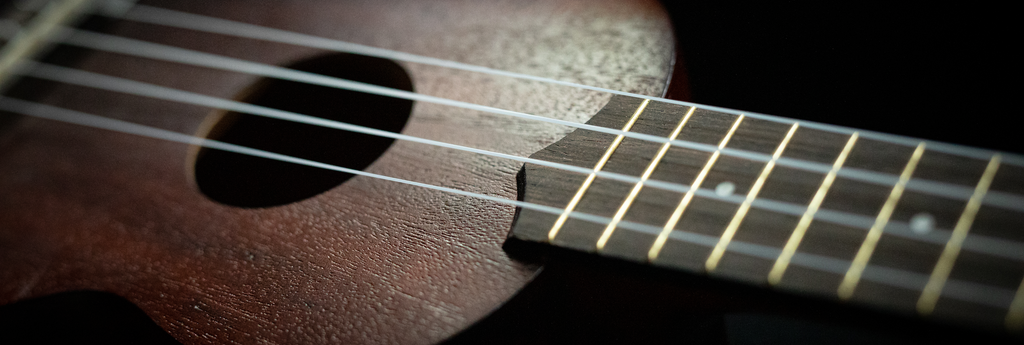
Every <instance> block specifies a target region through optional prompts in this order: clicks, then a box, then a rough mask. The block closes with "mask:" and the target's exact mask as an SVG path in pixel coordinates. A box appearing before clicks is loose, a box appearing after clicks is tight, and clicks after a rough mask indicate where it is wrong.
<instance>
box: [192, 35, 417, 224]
mask: <svg viewBox="0 0 1024 345" xmlns="http://www.w3.org/2000/svg"><path fill="white" fill-rule="evenodd" d="M287 67H288V68H291V69H295V70H300V71H306V72H311V73H316V74H321V75H327V76H332V77H338V78H344V79H348V80H354V81H358V82H363V83H368V84H375V85H380V86H384V87H390V88H395V89H401V90H407V91H412V80H410V78H409V75H408V74H407V73H406V72H405V70H404V69H403V68H402V67H401V66H399V65H398V64H396V63H394V62H392V61H389V60H384V59H379V58H373V57H366V56H359V55H351V54H331V55H326V56H320V57H316V58H312V59H308V60H303V61H300V62H298V63H295V64H293V65H291V66H287ZM240 100H241V101H242V102H246V103H251V104H255V105H260V106H264V107H269V108H273V109H280V110H285V111H290V112H294V113H299V114H303V115H310V116H315V117H319V118H324V119H328V120H335V121H341V122H347V123H351V124H356V125H360V126H366V127H372V128H377V129H381V130H386V131H391V132H400V131H401V130H402V128H403V127H405V123H406V121H407V120H408V118H409V113H410V111H411V110H412V101H408V100H402V99H396V98H391V97H385V96H377V95H371V94H366V93H360V92H354V91H347V90H341V89H337V88H331V87H324V86H317V85H310V84H304V83H298V82H293V81H285V80H279V79H270V78H265V79H262V80H259V81H258V82H256V83H255V84H254V85H253V86H252V87H250V88H249V89H248V90H246V91H245V92H244V93H243V95H242V96H241V97H240ZM207 137H208V138H210V139H215V140H219V141H223V142H227V143H231V144H236V145H241V146H245V147H251V148H255V149H260V150H265V151H270V152H274V153H279V154H283V155H288V156H293V157H299V158H304V159H309V160H313V161H317V162H322V163H327V164H332V165H337V166H342V167H346V168H352V169H359V170H363V169H365V168H366V167H367V166H369V165H370V164H371V163H373V162H374V161H375V160H376V159H377V157H380V155H382V154H383V153H384V151H386V150H387V148H388V147H389V146H391V143H392V142H393V141H394V140H393V139H388V138H381V137H376V136H371V135H366V134H360V133H353V132H347V131H342V130H338V129H329V128H324V127H318V126H313V125H307V124H300V123H295V122H289V121H284V120H277V119H271V118H267V117H261V116H256V115H250V114H241V113H235V112H228V113H225V114H223V115H222V116H220V118H219V120H218V121H217V123H216V124H215V125H214V126H213V127H212V128H211V129H210V131H209V133H208V134H207ZM194 172H195V181H196V184H197V185H198V188H199V190H200V191H201V192H202V193H203V194H204V195H206V196H207V197H209V198H210V199H212V200H215V201H217V202H220V203H224V204H228V205H233V206H240V207H270V206H277V205H283V204H288V203H292V202H296V201H300V200H304V199H307V198H310V197H313V196H315V195H318V194H320V193H323V192H324V191H327V190H329V189H331V188H333V187H335V186H337V185H339V184H341V183H343V182H345V181H346V180H348V179H349V178H351V177H352V176H353V175H351V174H345V173H341V172H336V171H330V170H324V169H319V168H314V167H309V166H305V165H299V164H294V163H286V162H281V161H276V160H270V159H265V158H259V157H254V156H249V155H243V154H238V153H232V152H226V151H220V150H216V149H206V148H203V149H201V150H200V151H199V152H198V154H197V155H196V161H195V168H194Z"/></svg>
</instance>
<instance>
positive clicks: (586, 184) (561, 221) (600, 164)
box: [548, 99, 694, 242]
mask: <svg viewBox="0 0 1024 345" xmlns="http://www.w3.org/2000/svg"><path fill="white" fill-rule="evenodd" d="M648 103H650V100H648V99H645V100H643V102H641V103H640V106H639V107H637V108H636V111H635V112H633V116H631V117H630V118H629V121H627V122H626V125H624V126H622V131H624V132H628V131H629V130H630V129H631V128H633V124H634V123H636V119H638V118H640V114H642V113H643V112H644V108H647V104H648ZM693 109H694V108H690V113H693ZM623 138H624V136H623V135H618V136H616V137H615V139H614V140H612V143H611V145H608V149H607V150H605V152H604V155H602V156H601V159H600V160H598V161H597V164H594V173H590V175H587V178H586V180H584V181H583V184H581V185H580V189H579V190H577V191H576V194H574V195H573V197H572V199H571V200H570V201H569V203H568V204H566V206H565V211H563V212H562V214H561V215H559V216H558V219H557V220H555V224H554V225H552V226H551V230H548V242H551V241H554V240H555V236H558V231H559V230H561V229H562V226H563V225H565V221H566V220H567V219H569V213H572V211H573V210H574V209H575V208H576V204H577V203H579V202H580V199H582V198H583V194H584V193H586V192H587V189H588V188H590V184H591V183H593V182H594V178H596V177H597V174H596V172H597V171H600V170H601V169H602V168H604V165H605V163H607V162H608V158H610V157H611V155H612V153H613V152H615V149H616V148H618V147H619V144H620V143H622V139H623ZM673 139H674V137H673Z"/></svg>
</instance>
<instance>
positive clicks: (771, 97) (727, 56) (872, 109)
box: [0, 0, 1024, 343]
mask: <svg viewBox="0 0 1024 345" xmlns="http://www.w3.org/2000/svg"><path fill="white" fill-rule="evenodd" d="M7 2H8V1H4V0H0V7H3V6H5V5H7ZM664 4H665V6H666V8H667V9H668V10H669V11H670V13H671V14H672V16H673V21H674V25H675V26H676V30H677V37H678V40H679V53H680V54H681V56H682V60H681V61H682V64H681V65H680V66H677V68H683V69H685V72H686V76H687V78H686V79H687V84H688V90H687V91H688V94H689V100H693V101H696V102H700V103H704V104H709V105H716V106H722V107H728V108H735V109H741V110H748V111H755V112H760V113H766V114H772V115H779V116H786V117H792V118H799V119H806V120H812V121H818V122H825V123H832V124H838V125H844V126H849V127H855V128H865V129H871V130H875V131H881V132H888V133H897V134H902V135H908V136H914V137H921V138H926V139H932V140H937V141H945V142H952V143H959V144H965V145H970V146H977V147H984V148H990V149H996V150H1003V151H1010V152H1016V153H1024V144H1022V141H1021V140H1018V136H1019V134H1018V132H1019V131H1018V128H1019V127H1018V126H1017V123H1016V122H1015V121H1014V120H1013V119H1014V118H1016V117H1018V116H1020V111H1019V110H1017V107H1015V106H1016V102H1015V101H1016V99H1017V97H1018V96H1017V92H1018V90H1019V89H1020V87H1019V86H1017V85H1019V84H1018V82H1019V79H1018V78H1017V76H1018V75H1019V72H1018V71H1019V68H1018V67H1017V66H1016V62H1017V60H1019V55H1018V53H1017V52H1016V51H1014V50H1013V47H1014V46H1019V45H1020V43H1021V42H1022V40H1021V34H1020V32H1021V30H1020V28H1019V24H1017V21H1015V20H1013V19H1014V18H1013V16H1012V13H1014V12H1012V11H1010V10H1009V9H1008V8H994V7H985V6H980V5H972V6H959V7H952V6H946V7H942V6H935V5H929V6H914V5H898V6H892V5H885V6H882V5H878V6H874V7H868V6H864V5H860V4H856V5H855V4H836V3H818V4H797V3H773V4H771V5H749V4H743V5H731V4H705V3H688V2H677V1H665V2H664ZM597 265H599V266H601V268H602V272H607V271H608V267H607V263H604V262H602V263H599V264H597ZM597 265H595V264H593V263H584V264H563V265H560V266H559V265H550V266H549V267H548V268H547V270H548V271H551V272H552V273H562V274H561V275H558V274H549V275H548V276H551V277H555V278H550V279H557V280H555V281H554V282H547V283H546V284H547V285H554V286H558V287H559V288H558V289H568V288H566V286H570V287H571V286H577V287H578V286H580V285H582V286H589V284H588V282H593V281H595V280H599V281H615V280H614V279H611V278H603V277H597V276H596V275H598V273H594V274H589V275H586V276H585V277H583V278H580V277H576V278H573V277H571V276H572V274H578V272H579V271H580V270H581V268H580V267H581V266H582V267H584V268H586V267H591V266H597ZM559 270H560V271H561V272H556V271H559ZM620 271H622V272H632V267H629V268H623V269H622V270H620ZM646 273H650V272H646ZM622 274H623V275H625V276H626V277H627V278H628V279H626V278H622V279H621V280H622V281H630V282H633V281H634V280H635V278H636V277H633V276H629V275H630V274H635V273H622ZM653 275H656V274H653ZM650 276H652V274H646V275H644V277H650ZM666 279H667V280H671V281H672V282H673V283H678V282H676V281H675V280H678V279H682V280H686V282H684V283H685V285H689V286H697V287H695V288H694V289H697V288H701V287H700V286H703V285H711V286H704V287H703V289H742V287H739V288H738V287H734V286H729V285H728V284H725V286H719V285H715V284H716V283H712V282H705V281H702V280H699V278H693V277H676V276H673V277H670V278H666ZM567 281H568V282H567ZM540 283H545V282H544V281H541V282H540ZM573 284H576V285H573ZM543 285H544V284H534V289H540V290H541V291H539V292H538V293H537V294H536V295H534V296H532V298H548V299H556V297H552V296H562V297H564V296H575V295H578V294H579V293H580V292H581V291H586V290H589V288H586V287H584V288H575V289H569V290H571V291H567V292H564V293H563V294H561V295H558V294H553V293H552V290H553V289H554V288H550V287H548V288H543ZM612 285H614V284H612ZM673 285H674V286H678V284H673ZM627 287H628V288H633V286H632V285H628V286H627ZM623 289H626V288H623ZM554 290H556V289H554ZM742 292H750V293H756V292H755V291H753V290H749V291H748V290H742ZM594 295H600V294H599V293H596V292H595V293H594ZM538 296H539V297H538ZM777 297H778V296H775V295H770V296H768V298H777ZM783 297H785V296H783ZM521 298H526V299H529V298H531V294H529V293H524V294H523V297H521ZM581 301H582V302H581V303H580V305H578V306H575V308H580V309H575V311H573V308H572V307H570V308H551V309H550V310H544V311H540V312H538V311H537V310H533V309H529V308H532V306H536V305H543V303H528V302H535V301H526V302H524V303H518V305H520V306H522V308H527V309H528V310H517V309H515V304H513V307H512V308H510V309H509V310H507V311H506V314H511V316H508V318H502V316H501V315H498V316H499V317H496V318H493V319H492V320H491V322H490V323H491V325H487V324H483V325H478V327H477V328H476V332H473V331H471V332H467V333H466V334H463V335H461V336H460V337H457V338H456V339H453V340H454V341H453V343H459V340H462V343H478V341H479V340H482V339H486V340H488V341H494V340H496V339H495V338H494V335H495V334H498V333H502V331H503V330H504V331H506V332H508V333H510V334H509V335H514V334H515V333H517V332H515V331H514V330H510V329H509V327H510V326H512V327H515V326H516V325H519V326H520V327H522V326H523V323H524V322H525V323H527V324H529V322H530V321H533V322H538V320H536V318H538V316H543V315H545V313H550V314H551V315H553V316H551V318H554V319H559V320H565V318H563V316H569V317H570V318H571V317H572V316H580V315H581V314H585V313H588V312H590V311H586V312H583V311H581V310H585V309H582V308H583V306H582V305H583V304H593V303H583V302H586V300H581ZM825 308H826V309H825V312H828V311H829V310H831V309H828V308H829V307H827V306H826V307H825ZM862 312H863V311H857V312H856V313H855V314H853V317H860V316H865V317H879V315H876V314H872V313H867V312H864V314H861V313H862ZM728 317H735V315H733V316H729V315H726V316H722V315H694V318H693V319H686V320H687V321H686V322H683V323H676V324H674V325H673V326H672V327H673V328H685V330H686V331H687V332H682V333H688V334H691V335H696V337H697V338H698V339H694V340H698V341H701V340H703V341H701V342H706V341H710V342H712V343H715V342H719V341H723V340H724V338H726V337H733V340H734V341H735V339H736V338H735V334H732V335H730V336H726V333H727V332H726V331H727V330H725V329H724V328H727V327H726V326H723V324H722V323H716V322H718V321H716V320H721V319H722V318H728ZM541 319H543V318H541ZM593 319H597V317H592V320H591V321H594V320H593ZM881 319H882V321H881V322H890V321H892V322H891V323H894V324H900V325H901V326H900V327H904V326H907V325H906V324H907V323H911V324H913V323H914V322H915V321H913V320H907V319H899V318H895V317H890V316H884V315H882V316H881ZM0 320H2V321H3V322H0V323H2V324H4V325H6V326H7V327H6V330H5V331H3V332H0V338H3V339H6V340H8V341H11V342H13V343H20V342H25V341H28V342H42V343H46V342H51V341H58V342H61V341H63V342H72V341H73V342H81V341H83V340H86V341H88V340H87V339H92V340H102V341H104V342H114V343H117V342H124V343H136V342H154V341H156V342H162V341H170V342H173V340H171V339H169V338H167V336H166V334H165V333H163V332H162V331H161V330H159V328H155V325H153V324H151V323H149V322H148V320H146V318H145V317H144V316H142V315H141V311H140V310H138V309H137V308H136V307H134V306H132V305H130V304H125V303H124V301H123V300H120V299H119V298H117V297H116V296H112V295H109V294H101V293H94V292H76V293H69V294H62V295H55V296H50V297H46V298H43V299H41V300H35V301H28V302H27V303H18V304H15V305H10V306H7V307H5V308H0ZM510 320H514V321H510ZM701 320H710V321H714V322H708V324H707V325H705V324H702V323H701V322H705V321H701ZM779 320H785V319H771V320H769V321H761V322H759V323H756V324H760V325H761V327H762V328H764V327H770V328H772V329H773V330H774V331H778V330H779V329H780V328H786V327H779V326H778V325H777V324H778V322H780V321H779ZM541 321H543V320H541ZM598 321H600V320H598ZM614 321H621V320H614ZM650 321H651V320H642V321H638V323H649V322H650ZM698 321H699V322H698ZM773 322H774V323H773ZM598 323H599V322H598ZM581 325H584V326H581V327H582V328H581V329H580V330H579V333H581V334H583V333H586V331H587V329H586V328H591V327H593V323H588V322H582V323H581ZM684 325H685V327H684ZM918 326H920V325H918ZM920 327H927V326H920ZM932 327H934V326H932ZM788 328H789V329H791V330H790V331H781V332H775V333H776V334H781V335H782V336H783V337H788V339H794V338H793V337H797V336H798V335H800V336H803V335H806V334H816V333H821V334H823V337H824V338H825V339H832V340H843V339H836V338H835V336H836V335H841V336H844V337H848V336H850V335H851V333H850V332H848V331H846V330H838V331H835V330H828V329H826V328H823V327H821V326H815V327H812V328H808V326H806V325H804V324H798V325H796V326H790V327H788ZM808 329H810V331H808ZM823 329H824V330H823ZM853 332H855V333H864V332H861V331H859V330H855V331H853ZM875 332H876V333H877V332H879V331H875ZM881 332H883V333H884V332H885V330H882V331H881ZM474 333H475V334H474ZM867 333H869V334H870V332H867ZM112 334H113V335H115V336H113V337H111V335H112ZM747 334H750V335H749V336H748V338H751V339H754V340H756V341H755V342H765V341H767V340H768V339H764V338H762V337H761V335H759V334H755V333H752V332H749V331H748V332H747ZM619 335H620V336H622V338H608V339H603V340H604V341H612V342H616V341H626V340H627V339H632V340H636V335H637V333H636V332H627V331H624V332H620V333H619ZM741 335H742V333H741ZM575 336H577V334H576V333H573V332H568V333H567V335H565V337H563V338H558V337H555V338H554V339H576V338H574V337H575ZM881 338H882V339H877V338H872V337H871V336H870V335H869V336H868V339H869V340H865V339H863V338H857V337H853V338H852V339H846V340H848V341H849V342H852V343H857V342H878V341H879V340H885V339H887V338H886V337H884V336H883V337H881ZM898 338H899V337H897V339H898ZM795 339H803V340H807V338H799V337H798V338H795ZM811 339H821V338H811ZM871 339H873V340H871ZM577 340H578V339H577ZM677 340H678V339H677ZM509 341H510V342H515V341H514V340H511V339H509ZM598 342H601V341H598ZM555 343H558V342H557V341H556V342H555ZM780 343H781V342H780Z"/></svg>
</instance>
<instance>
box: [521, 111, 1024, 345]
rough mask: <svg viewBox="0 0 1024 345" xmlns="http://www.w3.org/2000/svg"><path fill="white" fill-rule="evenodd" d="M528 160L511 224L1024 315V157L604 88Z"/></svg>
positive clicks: (578, 244) (959, 310)
mask: <svg viewBox="0 0 1024 345" xmlns="http://www.w3.org/2000/svg"><path fill="white" fill-rule="evenodd" d="M589 123H590V124H593V125H598V126H602V127H608V128H615V129H623V130H624V131H628V132H632V133H641V134H648V135H652V136H656V137H660V138H675V139H676V140H677V142H675V143H673V144H670V145H666V144H665V143H663V142H656V141H651V140H644V139H642V138H633V137H628V136H626V137H623V136H616V135H613V134H606V133H597V132H593V131H587V130H577V131H575V132H573V133H572V134H570V135H569V136H567V137H566V138H564V139H563V140H561V141H559V142H557V143H555V144H553V145H551V146H549V147H547V148H546V149H544V150H543V151H541V152H538V153H536V154H535V155H533V156H532V158H537V159H541V160H545V161H551V162H558V163H564V164H568V165H573V166H577V167H584V168H587V169H595V170H598V171H601V172H600V173H597V174H591V175H585V174H580V173H574V172H568V171H565V170H561V169H556V168H551V167H544V166H537V165H533V164H527V165H526V167H525V168H524V169H525V170H524V175H523V177H522V178H523V179H524V180H523V181H521V183H523V186H524V188H523V190H522V191H521V193H523V195H521V197H522V199H523V200H524V201H526V202H530V203H536V204H540V205H545V206H551V207H555V208H558V209H560V210H562V211H561V213H560V214H559V213H555V212H541V211H539V210H534V209H523V210H521V212H520V214H519V217H518V218H517V221H516V224H515V226H514V228H513V231H512V236H513V237H515V238H517V239H520V240H526V241H534V242H542V243H550V244H552V245H555V246H559V247H566V248H571V249H576V250H581V251H587V252H596V253H599V254H601V255H607V256H612V257H618V258H622V259H626V260H630V261H636V262H639V263H644V264H653V265H657V266H664V267H669V268H675V269H681V270H685V271H690V272H707V273H708V274H709V275H711V276H720V277H727V278H731V279H739V280H742V281H748V282H750V283H753V284H765V285H768V286H773V287H777V288H782V289H787V290H792V291H798V292H805V293H811V294H815V295H819V296H827V297H830V298H837V299H841V300H849V301H852V302H855V303H865V304H869V305H875V306H880V307H882V308H885V309H889V310H892V311H895V312H904V313H918V314H921V315H925V316H929V317H938V318H942V319H947V320H953V321H955V322H960V323H963V324H970V325H977V326H981V327H985V328H1003V329H1008V330H1009V331H1011V332H1020V329H1021V328H1022V327H1024V288H1022V278H1024V231H1022V230H1024V229H1022V227H1021V226H1020V225H1018V224H1017V221H1018V220H1020V219H1024V218H1022V217H1021V214H1024V164H1022V163H1024V161H1022V160H1021V157H1018V156H1014V155H1007V154H997V153H990V152H985V151H982V150H976V149H971V148H963V147H957V146H953V145H948V144H941V143H931V142H927V143H925V142H922V141H918V140H912V139H907V138H899V137H890V136H886V135H881V134H877V133H870V132H856V131H852V130H849V131H847V130H844V129H839V128H833V127H828V126H823V125H818V124H800V125H796V124H794V123H793V122H790V121H785V120H780V119H774V118H767V117H763V116H743V115H740V114H731V113H723V112H715V111H709V110H705V109H691V108H690V107H688V106H685V105H677V104H669V103H664V102H659V101H643V100H641V99H636V98H630V97H614V98H612V100H611V101H610V102H609V104H608V105H607V106H606V107H605V108H604V109H603V110H601V112H599V113H598V114H597V115H596V116H594V118H593V119H591V120H590V122H589Z"/></svg>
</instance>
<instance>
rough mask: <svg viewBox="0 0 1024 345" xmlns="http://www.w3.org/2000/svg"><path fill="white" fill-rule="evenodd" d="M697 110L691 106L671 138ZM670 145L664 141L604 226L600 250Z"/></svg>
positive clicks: (674, 137) (675, 135)
mask: <svg viewBox="0 0 1024 345" xmlns="http://www.w3.org/2000/svg"><path fill="white" fill-rule="evenodd" d="M695 110H697V108H694V107H690V110H689V111H687V112H686V115H684V116H683V119H682V120H680V121H679V125H678V126H676V129H675V130H673V131H672V134H671V135H670V137H671V140H676V137H678V136H679V132H681V131H682V130H683V126H686V122H687V121H689V120H690V116H692V115H693V112H694V111H695ZM670 147H672V144H670V143H664V144H662V145H661V149H659V150H658V154H657V155H655V156H654V159H653V160H651V163H650V164H648V165H647V170H644V174H643V175H642V176H640V181H639V182H637V183H636V184H635V185H633V190H631V191H630V192H629V196H627V197H626V200H624V201H623V202H622V206H620V207H619V210H618V211H616V212H615V216H614V217H612V221H611V222H609V223H608V226H606V227H605V228H604V232H602V233H601V238H599V239H598V240H597V250H598V251H602V250H604V246H605V245H606V244H608V238H610V237H611V236H612V233H613V232H615V227H616V226H618V225H619V222H620V221H622V217H624V216H625V215H626V211H628V210H629V206H630V205H632V204H633V199H635V198H636V196H637V194H640V189H641V188H643V186H644V181H647V179H648V178H650V177H651V173H653V172H654V169H655V168H657V167H658V163H659V162H661V159H662V158H663V157H665V153H666V152H668V149H669V148H670Z"/></svg>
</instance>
